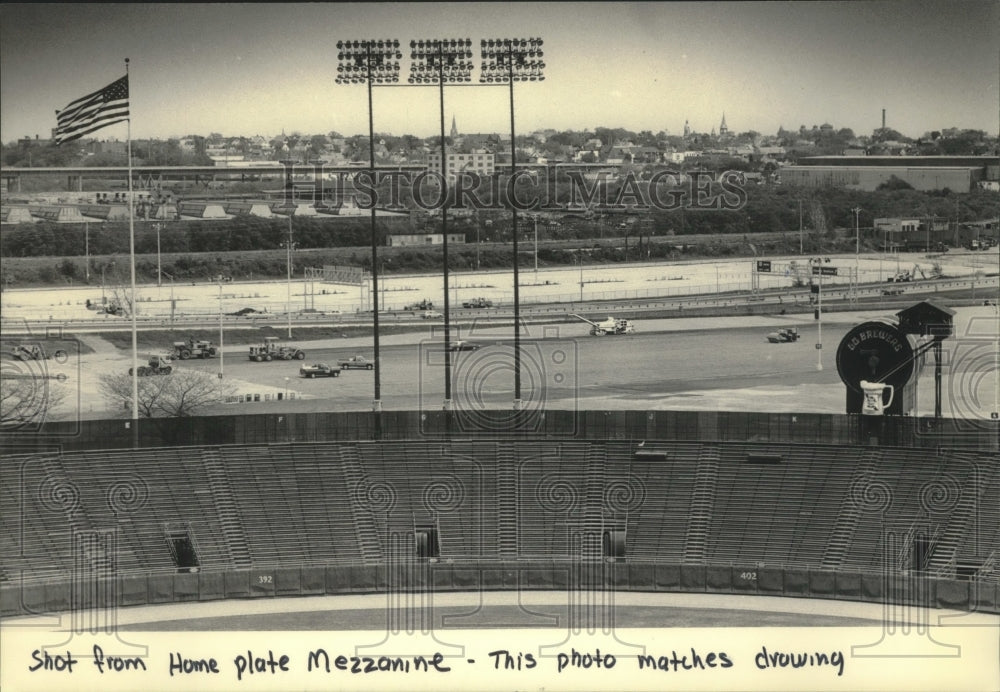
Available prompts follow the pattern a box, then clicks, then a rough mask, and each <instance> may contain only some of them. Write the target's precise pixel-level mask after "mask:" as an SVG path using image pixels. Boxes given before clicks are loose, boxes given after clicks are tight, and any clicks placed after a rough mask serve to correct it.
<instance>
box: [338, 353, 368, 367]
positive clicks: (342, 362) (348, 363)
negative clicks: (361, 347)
mask: <svg viewBox="0 0 1000 692" xmlns="http://www.w3.org/2000/svg"><path fill="white" fill-rule="evenodd" d="M337 366H338V367H339V368H340V369H342V370H371V369H372V368H374V367H375V362H374V361H372V360H369V359H368V358H365V357H364V356H351V357H350V358H341V359H339V360H338V361H337Z"/></svg>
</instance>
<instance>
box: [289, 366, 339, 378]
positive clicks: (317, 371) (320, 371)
mask: <svg viewBox="0 0 1000 692" xmlns="http://www.w3.org/2000/svg"><path fill="white" fill-rule="evenodd" d="M299 377H306V378H309V379H312V378H313V377H340V368H339V367H337V366H335V365H327V364H326V363H315V364H313V365H303V366H302V367H301V368H299Z"/></svg>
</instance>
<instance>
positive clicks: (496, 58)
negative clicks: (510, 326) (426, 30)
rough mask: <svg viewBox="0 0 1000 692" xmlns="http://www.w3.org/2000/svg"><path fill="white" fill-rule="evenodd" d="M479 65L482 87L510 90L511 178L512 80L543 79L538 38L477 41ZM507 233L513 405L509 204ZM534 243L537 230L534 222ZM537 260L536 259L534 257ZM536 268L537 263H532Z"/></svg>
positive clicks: (513, 161)
mask: <svg viewBox="0 0 1000 692" xmlns="http://www.w3.org/2000/svg"><path fill="white" fill-rule="evenodd" d="M479 51H480V57H481V60H482V62H481V65H480V71H479V82H480V84H483V85H486V86H497V85H500V86H503V85H507V86H508V87H509V90H510V175H511V180H514V179H515V173H516V166H517V139H516V136H515V131H514V82H538V81H541V80H543V79H545V76H544V75H543V70H544V69H545V63H544V62H542V57H543V53H542V39H540V38H495V39H483V40H481V41H480V42H479ZM511 223H512V229H511V234H512V237H513V248H512V250H513V255H514V408H515V409H519V408H520V407H521V295H520V283H521V280H520V276H519V269H518V248H517V207H516V205H514V204H511ZM535 230H536V237H535V238H536V243H537V230H538V227H537V225H536V227H535ZM536 261H537V258H536ZM536 271H537V266H536Z"/></svg>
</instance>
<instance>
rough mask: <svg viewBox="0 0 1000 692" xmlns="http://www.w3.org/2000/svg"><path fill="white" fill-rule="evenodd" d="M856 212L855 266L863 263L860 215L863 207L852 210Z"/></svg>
mask: <svg viewBox="0 0 1000 692" xmlns="http://www.w3.org/2000/svg"><path fill="white" fill-rule="evenodd" d="M851 211H852V212H854V262H855V265H860V263H861V222H860V214H861V207H854V208H853V209H851Z"/></svg>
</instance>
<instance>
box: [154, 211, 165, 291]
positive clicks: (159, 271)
mask: <svg viewBox="0 0 1000 692" xmlns="http://www.w3.org/2000/svg"><path fill="white" fill-rule="evenodd" d="M160 226H161V224H160V223H154V224H153V228H155V229H156V287H157V288H159V287H160V286H162V285H163V279H162V274H163V271H162V269H161V267H160Z"/></svg>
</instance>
